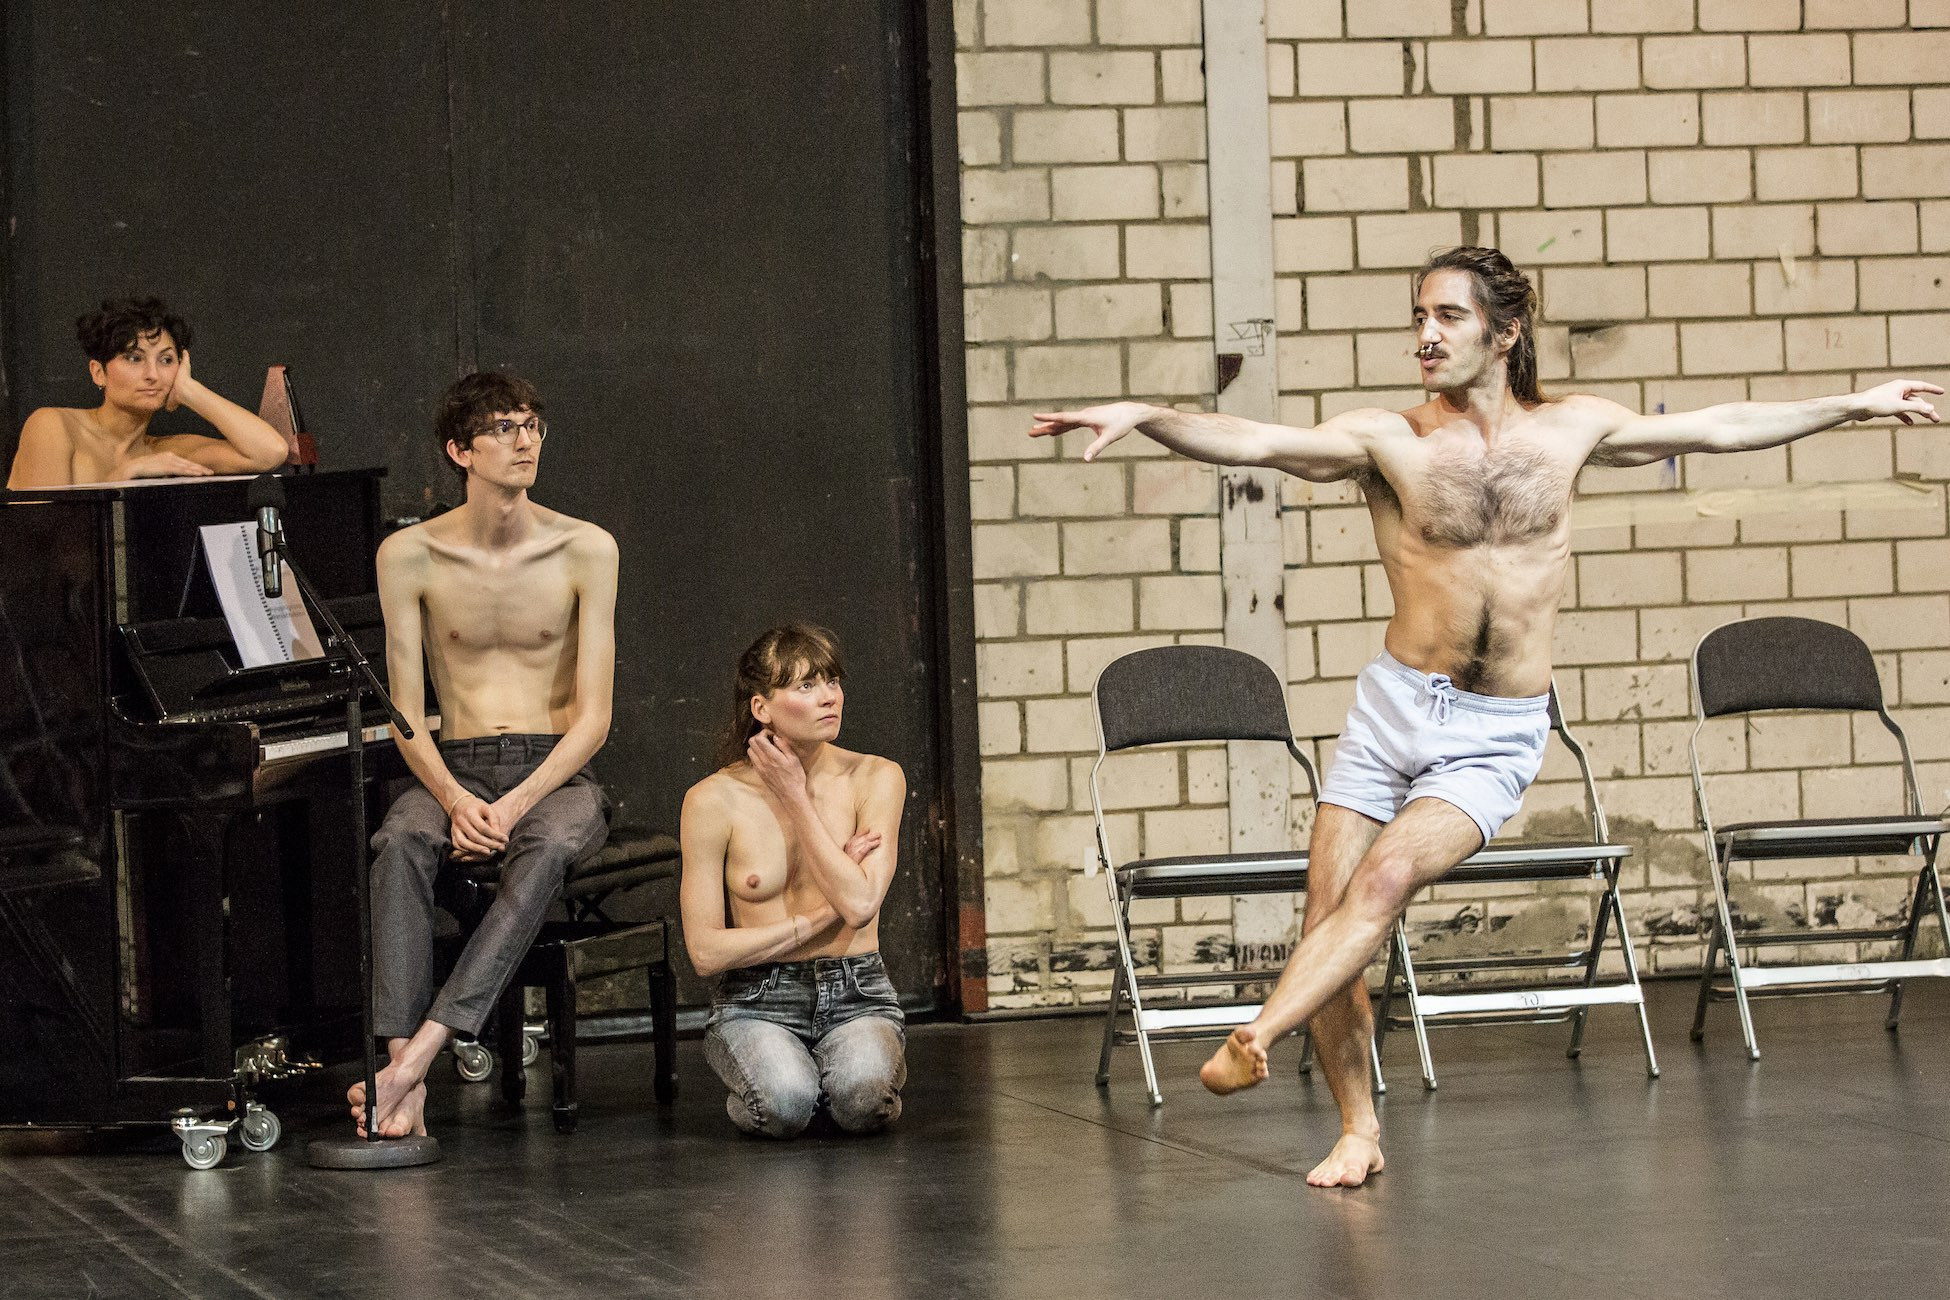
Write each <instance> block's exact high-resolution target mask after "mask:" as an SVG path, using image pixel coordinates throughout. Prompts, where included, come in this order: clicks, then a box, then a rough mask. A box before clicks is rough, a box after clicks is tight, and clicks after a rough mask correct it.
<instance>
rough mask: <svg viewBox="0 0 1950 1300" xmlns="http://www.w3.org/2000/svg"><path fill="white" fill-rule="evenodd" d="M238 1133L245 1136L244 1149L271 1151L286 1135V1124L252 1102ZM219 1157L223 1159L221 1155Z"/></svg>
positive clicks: (246, 1110)
mask: <svg viewBox="0 0 1950 1300" xmlns="http://www.w3.org/2000/svg"><path fill="white" fill-rule="evenodd" d="M238 1134H239V1136H240V1137H242V1138H243V1142H244V1150H246V1151H269V1150H270V1149H271V1148H272V1147H274V1146H276V1145H277V1144H278V1139H279V1138H280V1137H282V1136H284V1125H283V1124H280V1123H279V1122H278V1117H277V1116H276V1115H273V1114H272V1113H271V1112H270V1111H268V1110H266V1109H265V1108H264V1107H262V1106H260V1105H258V1104H257V1103H256V1102H251V1103H250V1104H249V1106H248V1107H247V1108H246V1109H245V1112H244V1122H243V1123H242V1124H240V1125H238ZM218 1158H219V1159H222V1157H221V1156H219V1157H218ZM191 1163H195V1162H194V1161H192V1162H191Z"/></svg>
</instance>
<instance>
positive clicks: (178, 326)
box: [74, 298, 190, 365]
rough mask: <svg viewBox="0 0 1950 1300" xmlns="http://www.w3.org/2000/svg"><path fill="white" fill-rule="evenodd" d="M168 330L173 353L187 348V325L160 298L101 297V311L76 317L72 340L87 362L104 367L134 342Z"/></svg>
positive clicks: (188, 328)
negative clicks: (78, 346)
mask: <svg viewBox="0 0 1950 1300" xmlns="http://www.w3.org/2000/svg"><path fill="white" fill-rule="evenodd" d="M164 331H167V332H168V334H169V337H170V338H171V339H172V340H174V341H175V344H176V350H177V351H178V352H180V351H182V350H183V349H184V348H187V347H188V346H189V345H190V323H189V322H188V321H186V320H184V319H183V318H182V317H181V316H178V315H177V314H176V313H174V312H172V311H171V310H169V307H168V305H167V304H166V303H164V302H163V300H162V299H161V298H104V299H102V306H101V310H100V311H91V312H89V313H88V314H87V315H85V316H77V317H75V322H74V333H75V338H77V339H79V340H80V342H81V350H82V351H83V352H86V353H87V354H88V359H89V360H90V361H99V362H101V363H102V364H103V365H107V364H108V363H109V362H111V361H113V360H115V358H116V357H119V356H121V355H122V354H123V353H124V352H126V351H128V349H129V347H130V345H131V344H133V343H134V342H135V341H136V340H137V339H146V338H150V337H152V336H153V335H156V334H159V333H162V332H164Z"/></svg>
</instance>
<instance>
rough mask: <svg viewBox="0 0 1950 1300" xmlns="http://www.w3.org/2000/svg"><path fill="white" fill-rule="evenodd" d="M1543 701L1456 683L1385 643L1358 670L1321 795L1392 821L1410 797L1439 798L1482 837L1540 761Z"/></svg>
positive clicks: (1506, 816)
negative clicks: (1395, 653)
mask: <svg viewBox="0 0 1950 1300" xmlns="http://www.w3.org/2000/svg"><path fill="white" fill-rule="evenodd" d="M1549 702H1550V697H1549V696H1548V695H1533V696H1530V697H1529V698H1527V699H1505V698H1503V697H1500V696H1495V695H1474V694H1471V693H1470V692H1468V691H1459V690H1457V689H1456V687H1455V683H1453V682H1451V681H1450V680H1449V678H1448V676H1447V675H1446V674H1443V673H1433V674H1431V673H1424V672H1418V671H1416V670H1415V669H1413V668H1410V667H1409V666H1408V665H1407V664H1405V663H1403V662H1401V661H1400V660H1399V659H1396V658H1395V657H1394V656H1393V655H1391V654H1389V653H1388V652H1387V651H1386V650H1384V651H1382V652H1381V657H1380V658H1378V659H1376V660H1375V661H1374V662H1373V663H1371V664H1369V665H1368V666H1367V667H1366V668H1364V669H1362V670H1361V675H1360V676H1359V677H1358V678H1356V679H1355V682H1354V708H1353V709H1352V710H1351V711H1350V712H1349V713H1348V715H1347V726H1346V728H1345V729H1344V730H1343V731H1342V732H1341V738H1340V742H1339V743H1338V744H1337V745H1335V747H1334V761H1333V764H1332V765H1331V766H1330V767H1329V768H1328V769H1327V779H1326V781H1324V782H1323V783H1322V784H1321V790H1320V802H1322V803H1331V804H1336V805H1338V806H1339V807H1342V808H1352V809H1353V810H1354V811H1355V812H1358V813H1361V814H1363V815H1364V816H1368V817H1372V818H1374V819H1375V820H1376V821H1378V822H1389V821H1393V820H1394V819H1395V814H1396V813H1398V812H1400V811H1401V809H1402V805H1404V804H1406V803H1408V802H1409V801H1410V800H1411V799H1428V798H1436V799H1441V800H1442V801H1443V802H1445V803H1451V804H1454V805H1455V806H1456V807H1458V808H1460V809H1462V810H1463V811H1464V812H1466V813H1468V814H1469V817H1470V820H1471V821H1473V822H1475V823H1476V826H1477V829H1479V830H1481V831H1482V832H1483V840H1484V842H1485V843H1488V842H1489V840H1490V839H1491V838H1492V837H1494V836H1495V835H1496V833H1497V831H1498V830H1499V829H1501V828H1502V826H1503V823H1504V822H1507V821H1509V820H1510V818H1511V817H1512V816H1514V815H1515V813H1516V811H1517V805H1518V804H1520V803H1522V802H1523V792H1524V791H1525V790H1526V789H1528V788H1529V786H1530V783H1531V782H1532V781H1534V780H1536V779H1537V769H1538V768H1540V767H1541V766H1543V762H1544V741H1545V740H1546V739H1547V738H1548V736H1549V733H1550V709H1549Z"/></svg>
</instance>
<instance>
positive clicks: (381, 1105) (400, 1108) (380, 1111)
mask: <svg viewBox="0 0 1950 1300" xmlns="http://www.w3.org/2000/svg"><path fill="white" fill-rule="evenodd" d="M373 1082H374V1083H376V1084H377V1085H378V1087H379V1095H378V1100H377V1103H376V1104H375V1105H374V1107H373V1113H374V1115H375V1117H376V1118H377V1120H378V1123H379V1135H380V1136H381V1137H406V1136H408V1135H409V1134H425V1132H426V1131H427V1123H426V1111H427V1086H426V1084H424V1083H422V1082H421V1081H420V1080H418V1079H414V1078H410V1077H407V1076H405V1075H403V1074H402V1073H401V1071H400V1069H399V1067H398V1066H394V1065H389V1066H387V1067H386V1068H385V1069H383V1070H381V1071H380V1072H379V1074H378V1076H377V1077H376V1078H375V1079H374V1080H373ZM345 1099H346V1101H348V1102H350V1103H351V1107H352V1123H353V1126H354V1127H355V1128H356V1129H357V1130H358V1133H359V1136H360V1137H364V1136H365V1135H366V1081H365V1080H364V1079H361V1080H359V1081H358V1082H357V1083H354V1084H353V1085H352V1086H351V1087H350V1088H347V1089H346V1090H345Z"/></svg>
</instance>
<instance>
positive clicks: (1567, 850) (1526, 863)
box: [1375, 686, 1659, 1089]
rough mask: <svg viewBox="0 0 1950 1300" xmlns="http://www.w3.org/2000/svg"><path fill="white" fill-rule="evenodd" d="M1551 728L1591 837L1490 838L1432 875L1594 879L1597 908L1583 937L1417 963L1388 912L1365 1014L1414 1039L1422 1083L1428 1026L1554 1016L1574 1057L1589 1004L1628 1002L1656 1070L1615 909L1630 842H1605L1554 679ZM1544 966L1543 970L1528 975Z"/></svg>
mask: <svg viewBox="0 0 1950 1300" xmlns="http://www.w3.org/2000/svg"><path fill="white" fill-rule="evenodd" d="M1550 723H1551V730H1552V731H1553V732H1554V733H1555V734H1556V735H1557V737H1558V739H1559V740H1561V741H1562V742H1563V743H1564V746H1565V748H1567V749H1569V750H1570V751H1571V756H1572V757H1573V758H1575V759H1576V760H1577V764H1578V772H1579V774H1580V775H1581V776H1582V777H1583V779H1584V810H1585V816H1586V818H1588V819H1589V821H1590V823H1591V837H1590V838H1589V839H1584V840H1578V841H1575V842H1571V843H1555V844H1535V843H1524V842H1522V841H1509V842H1505V841H1494V842H1492V843H1490V844H1487V845H1485V846H1484V847H1483V848H1482V849H1480V850H1478V851H1477V852H1476V854H1475V855H1474V856H1472V857H1470V858H1467V859H1465V860H1464V861H1463V862H1462V863H1461V864H1460V865H1458V866H1457V867H1456V868H1455V869H1454V870H1452V871H1450V872H1449V874H1447V875H1446V876H1444V877H1443V878H1442V879H1441V880H1440V881H1438V882H1437V883H1439V884H1443V885H1468V884H1481V885H1488V884H1502V883H1505V882H1510V881H1560V880H1596V881H1600V882H1602V889H1601V891H1600V892H1599V895H1598V908H1597V915H1596V917H1595V918H1594V919H1593V921H1592V923H1591V934H1590V939H1589V940H1588V941H1587V942H1586V943H1585V944H1584V946H1583V947H1581V948H1577V949H1575V950H1573V951H1570V952H1550V953H1513V954H1507V955H1501V956H1471V957H1450V958H1440V959H1432V960H1426V961H1422V962H1420V963H1417V962H1416V961H1415V960H1414V958H1413V957H1412V956H1411V954H1410V953H1409V948H1408V927H1407V924H1406V923H1405V922H1404V921H1399V920H1398V921H1396V922H1395V931H1394V938H1393V941H1392V943H1391V945H1390V952H1389V958H1388V977H1387V980H1386V981H1385V982H1384V984H1383V986H1382V996H1381V1010H1380V1012H1379V1014H1377V1015H1376V1017H1375V1035H1376V1037H1377V1038H1382V1037H1385V1036H1386V1035H1387V1033H1388V1030H1389V1028H1390V1027H1391V1025H1392V1026H1394V1027H1397V1028H1411V1029H1413V1030H1414V1031H1415V1047H1416V1050H1417V1051H1418V1052H1419V1053H1420V1054H1421V1058H1422V1083H1423V1086H1424V1087H1427V1088H1430V1089H1433V1088H1434V1087H1435V1086H1436V1077H1435V1064H1434V1062H1433V1060H1432V1059H1431V1058H1430V1056H1429V1035H1428V1030H1429V1028H1430V1027H1431V1026H1445V1025H1446V1026H1454V1025H1482V1024H1557V1023H1560V1022H1562V1021H1565V1020H1570V1021H1572V1022H1573V1028H1572V1030H1571V1045H1570V1048H1569V1049H1568V1051H1567V1052H1566V1053H1565V1054H1566V1055H1567V1056H1569V1057H1571V1058H1572V1059H1573V1060H1575V1059H1576V1058H1577V1056H1578V1053H1579V1052H1580V1051H1582V1050H1583V1047H1584V1027H1585V1021H1586V1019H1587V1018H1588V1017H1589V1016H1590V1014H1591V1008H1593V1007H1596V1006H1631V1007H1635V1008H1637V1010H1638V1017H1639V1033H1640V1036H1641V1037H1642V1038H1643V1039H1644V1042H1645V1072H1646V1074H1648V1075H1649V1076H1651V1077H1652V1078H1654V1079H1656V1078H1658V1077H1659V1058H1658V1056H1657V1055H1656V1054H1655V1053H1654V1052H1653V1050H1652V1026H1651V1024H1650V1022H1648V1021H1647V1020H1646V1016H1645V990H1644V988H1643V987H1642V986H1641V985H1640V984H1639V968H1638V959H1637V957H1636V956H1635V955H1634V954H1633V952H1632V936H1631V934H1630V933H1629V932H1628V931H1627V929H1626V926H1625V909H1624V907H1623V906H1622V905H1621V904H1620V902H1619V898H1618V873H1619V869H1620V867H1621V866H1622V865H1623V864H1624V861H1625V859H1626V858H1627V857H1628V856H1630V855H1631V852H1632V850H1631V849H1630V848H1629V847H1628V846H1626V845H1623V844H1612V843H1610V842H1609V840H1610V831H1609V829H1608V828H1607V826H1606V824H1605V810H1604V808H1603V807H1601V806H1600V805H1599V803H1598V786H1597V783H1596V782H1594V781H1593V780H1592V777H1591V760H1590V758H1589V757H1587V756H1586V754H1585V752H1584V746H1583V745H1580V744H1579V743H1578V740H1577V737H1576V736H1573V735H1572V734H1571V729H1570V728H1569V727H1568V726H1566V725H1565V723H1564V713H1563V711H1562V710H1561V709H1559V708H1558V704H1557V688H1556V687H1555V686H1553V687H1552V688H1551V693H1550ZM1614 929H1615V930H1616V933H1617V938H1618V949H1619V953H1620V955H1621V956H1622V957H1623V958H1624V963H1625V978H1624V979H1622V980H1619V981H1617V982H1615V983H1606V984H1600V983H1599V982H1598V960H1599V957H1600V956H1601V955H1602V953H1603V951H1604V945H1605V938H1606V936H1607V934H1608V933H1609V932H1611V931H1612V930H1614ZM1567 968H1569V969H1578V970H1581V971H1582V977H1581V978H1580V979H1579V980H1578V981H1577V982H1575V983H1573V982H1570V981H1567V980H1563V979H1558V980H1551V979H1549V978H1548V972H1550V971H1553V970H1556V971H1562V970H1565V969H1567ZM1524 971H1528V972H1531V973H1532V975H1533V978H1532V979H1530V980H1528V981H1524V980H1522V979H1519V978H1515V977H1514V976H1511V977H1505V978H1499V977H1498V975H1497V974H1496V973H1497V972H1513V973H1514V972H1524ZM1485 972H1488V973H1491V978H1492V979H1494V980H1497V983H1496V985H1495V987H1492V988H1470V989H1468V990H1466V991H1457V992H1440V993H1426V992H1423V991H1422V989H1421V987H1420V985H1419V983H1418V981H1419V980H1420V978H1421V977H1422V976H1425V975H1432V974H1465V973H1466V974H1470V975H1474V974H1478V973H1485ZM1536 975H1544V976H1545V978H1543V979H1538V978H1534V976H1536ZM1397 989H1399V990H1400V992H1401V994H1402V997H1403V1000H1404V1001H1405V1002H1406V1003H1407V1005H1408V1012H1407V1014H1406V1015H1398V1014H1395V1013H1394V1011H1393V1003H1394V998H1395V994H1396V991H1397Z"/></svg>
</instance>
